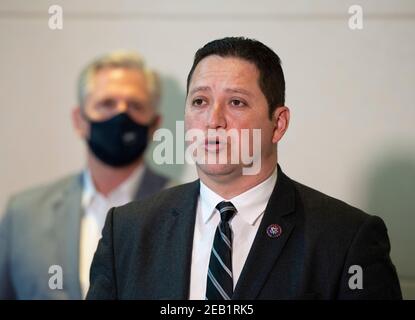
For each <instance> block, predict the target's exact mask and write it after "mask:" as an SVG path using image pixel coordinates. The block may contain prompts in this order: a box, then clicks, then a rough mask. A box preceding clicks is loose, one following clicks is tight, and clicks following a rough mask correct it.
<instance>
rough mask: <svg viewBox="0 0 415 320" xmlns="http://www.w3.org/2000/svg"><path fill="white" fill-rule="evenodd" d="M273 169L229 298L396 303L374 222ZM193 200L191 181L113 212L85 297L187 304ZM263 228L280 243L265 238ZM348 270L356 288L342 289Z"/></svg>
mask: <svg viewBox="0 0 415 320" xmlns="http://www.w3.org/2000/svg"><path fill="white" fill-rule="evenodd" d="M278 170H279V171H278V179H277V183H276V187H275V188H274V191H273V193H272V195H271V198H270V200H269V202H268V205H267V208H266V211H265V214H264V216H263V219H262V221H261V224H260V226H259V229H258V232H257V234H256V237H255V240H254V242H253V245H252V248H251V250H250V252H249V255H248V258H247V260H246V262H245V265H244V267H243V270H242V273H241V275H240V278H239V280H238V283H237V284H236V288H235V291H234V295H233V299H401V297H402V296H401V290H400V285H399V281H398V277H397V274H396V270H395V267H394V265H393V264H392V262H391V260H390V257H389V251H390V244H389V240H388V236H387V230H386V227H385V224H384V223H383V221H382V219H380V218H379V217H376V216H370V215H367V214H366V213H364V212H362V211H360V210H359V209H356V208H353V207H351V206H349V205H347V204H346V203H344V202H341V201H339V200H336V199H334V198H331V197H329V196H327V195H324V194H322V193H320V192H318V191H315V190H313V189H310V188H308V187H306V186H304V185H301V184H299V183H297V182H295V181H292V180H291V179H290V178H288V177H287V176H286V175H285V174H284V173H283V172H282V171H281V169H280V168H278ZM198 196H199V181H198V180H197V181H195V182H192V183H189V184H184V185H181V186H178V187H175V188H172V189H168V190H165V191H163V192H161V193H159V194H157V195H155V196H153V197H151V198H149V199H148V200H145V201H141V202H133V203H130V204H127V205H125V206H123V207H119V208H113V209H111V210H110V212H109V214H108V216H107V221H106V223H105V227H104V230H103V238H102V239H101V241H100V243H99V245H98V248H97V251H96V253H95V257H94V261H93V264H92V267H91V275H90V277H91V278H90V280H91V286H90V290H89V292H88V296H87V298H88V299H187V298H188V296H189V285H190V266H191V256H192V242H193V232H194V225H195V212H196V204H197V200H198ZM271 224H279V225H280V226H281V228H282V234H281V236H280V237H277V238H270V237H269V236H268V235H267V233H266V230H267V227H268V226H269V225H271ZM233 245H234V246H237V245H238V244H237V243H234V244H233ZM353 265H359V266H360V267H361V268H362V271H363V289H354V290H352V289H351V288H350V287H349V284H348V283H349V279H350V278H351V277H352V276H354V273H352V274H349V268H350V267H351V266H353ZM200 281H206V279H200ZM352 282H353V281H352Z"/></svg>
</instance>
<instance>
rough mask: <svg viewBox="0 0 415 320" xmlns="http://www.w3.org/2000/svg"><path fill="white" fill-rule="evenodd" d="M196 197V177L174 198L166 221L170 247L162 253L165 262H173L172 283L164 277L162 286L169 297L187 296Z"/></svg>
mask: <svg viewBox="0 0 415 320" xmlns="http://www.w3.org/2000/svg"><path fill="white" fill-rule="evenodd" d="M198 198H199V180H196V181H194V182H192V183H190V184H189V187H188V189H187V190H186V191H185V192H183V194H182V195H181V197H180V198H179V199H174V200H175V201H174V202H176V204H177V205H176V206H174V207H173V209H170V210H171V212H170V215H169V218H168V219H166V221H165V227H166V230H168V234H169V237H168V243H166V248H169V250H167V251H166V252H165V255H166V257H164V258H167V260H166V261H174V263H173V264H171V266H170V268H169V274H168V278H169V279H171V280H172V281H173V283H170V281H169V280H167V281H166V287H165V288H164V289H165V291H164V293H166V292H171V293H172V295H173V297H169V298H170V299H171V298H173V299H188V297H189V289H190V272H191V261H192V244H193V234H194V228H195V220H196V206H197V202H198ZM172 239H174V240H172ZM172 241H174V243H172ZM169 284H170V285H169ZM173 291H174V292H173Z"/></svg>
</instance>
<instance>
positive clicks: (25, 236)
mask: <svg viewBox="0 0 415 320" xmlns="http://www.w3.org/2000/svg"><path fill="white" fill-rule="evenodd" d="M166 183H167V179H166V178H165V177H162V176H160V175H157V174H156V173H154V172H153V171H151V170H150V169H148V168H147V167H146V169H145V171H144V174H143V178H142V180H141V183H140V185H139V187H138V190H137V193H136V196H135V199H137V200H138V199H143V198H145V197H148V196H149V195H150V194H154V193H156V192H158V191H160V190H161V189H162V188H163V187H164V186H165V185H166ZM82 190H83V184H82V174H75V175H71V176H69V177H66V178H63V179H60V180H59V181H57V182H54V183H51V184H49V185H47V186H43V187H36V188H34V189H31V190H27V191H24V192H22V193H20V194H18V195H17V196H15V197H13V198H12V199H11V200H10V201H9V204H8V206H7V209H6V213H5V215H4V218H3V219H2V220H1V222H0V300H1V299H82V294H81V286H80V282H79V230H80V223H81V218H82V214H83V210H82V206H81V197H82ZM52 265H58V266H60V267H62V270H63V288H62V289H60V290H51V289H50V288H49V278H50V277H51V276H52V275H51V274H49V273H48V271H49V268H50V266H52Z"/></svg>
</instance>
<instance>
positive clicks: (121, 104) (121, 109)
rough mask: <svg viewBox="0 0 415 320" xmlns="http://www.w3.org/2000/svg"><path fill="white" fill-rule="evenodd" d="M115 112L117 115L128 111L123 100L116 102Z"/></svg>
mask: <svg viewBox="0 0 415 320" xmlns="http://www.w3.org/2000/svg"><path fill="white" fill-rule="evenodd" d="M117 111H118V112H119V113H123V112H127V111H128V103H127V101H125V100H119V101H118V102H117Z"/></svg>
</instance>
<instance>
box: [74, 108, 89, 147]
mask: <svg viewBox="0 0 415 320" xmlns="http://www.w3.org/2000/svg"><path fill="white" fill-rule="evenodd" d="M72 125H73V127H74V129H75V131H76V133H77V134H78V136H79V137H81V138H82V139H86V138H87V137H89V123H88V121H87V120H86V119H85V118H84V117H83V115H82V110H81V107H80V106H76V107H75V108H73V109H72Z"/></svg>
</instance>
